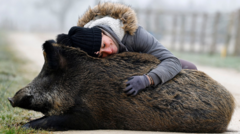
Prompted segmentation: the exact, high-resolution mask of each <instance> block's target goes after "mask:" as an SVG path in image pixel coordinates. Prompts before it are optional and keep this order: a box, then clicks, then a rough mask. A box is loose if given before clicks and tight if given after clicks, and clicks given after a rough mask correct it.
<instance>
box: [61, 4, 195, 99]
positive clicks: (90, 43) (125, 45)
mask: <svg viewBox="0 0 240 134" xmlns="http://www.w3.org/2000/svg"><path fill="white" fill-rule="evenodd" d="M57 43H58V44H63V45H66V46H71V47H77V48H80V49H81V50H84V51H85V52H87V53H88V55H90V56H93V57H99V58H105V57H108V56H110V55H113V54H117V53H122V52H139V53H147V54H151V55H153V56H155V57H157V58H158V59H159V60H160V61H161V63H160V64H159V65H158V66H157V67H156V68H155V69H153V70H151V71H150V72H148V73H147V74H144V75H142V76H132V77H130V78H128V81H127V82H126V88H125V89H124V92H125V93H126V94H127V95H132V96H135V95H137V94H138V93H139V92H140V91H141V90H143V89H145V88H146V87H148V86H156V85H158V84H164V83H166V82H167V81H169V80H170V79H172V78H173V77H174V76H176V75H177V74H178V73H179V72H180V71H181V70H182V69H196V70H197V68H196V66H195V65H194V64H192V63H190V62H188V61H185V60H181V59H178V58H177V57H175V56H174V55H173V54H172V53H171V52H170V51H169V50H168V49H166V48H165V47H164V46H163V45H162V44H161V43H160V42H159V41H158V40H157V39H156V38H155V37H153V35H151V34H150V33H148V32H147V31H146V30H144V28H143V27H141V26H139V25H138V24H137V17H136V14H135V12H134V10H133V9H132V8H130V7H129V6H126V5H123V4H119V3H111V2H106V3H99V4H98V5H97V6H95V7H94V8H92V9H91V8H89V9H88V10H87V11H86V12H85V13H84V14H83V16H82V17H81V18H80V19H79V20H78V25H77V26H74V27H72V28H71V29H70V30H69V32H68V34H59V35H58V36H57Z"/></svg>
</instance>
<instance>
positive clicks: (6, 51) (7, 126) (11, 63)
mask: <svg viewBox="0 0 240 134" xmlns="http://www.w3.org/2000/svg"><path fill="white" fill-rule="evenodd" d="M5 39H6V37H5V35H4V34H2V33H0V133H5V134H22V133H23V134H28V133H48V132H46V131H38V130H33V129H30V130H25V129H22V128H21V126H22V125H23V124H25V123H27V122H29V121H30V120H31V119H32V118H37V117H39V115H40V114H39V113H36V112H34V111H28V110H23V109H20V108H13V107H12V106H11V104H10V103H9V102H8V99H7V98H8V97H13V96H14V94H15V93H16V92H17V91H18V90H19V89H21V88H22V87H24V86H26V85H27V84H28V83H29V82H30V81H31V80H32V79H33V78H28V77H26V74H28V73H35V72H30V71H29V70H25V69H24V68H23V66H24V65H25V64H26V63H27V62H28V61H25V60H23V59H20V58H18V57H17V56H16V55H15V53H14V51H12V50H11V49H10V48H9V44H8V43H7V41H6V40H5ZM34 75H35V74H34ZM28 76H33V74H32V75H28Z"/></svg>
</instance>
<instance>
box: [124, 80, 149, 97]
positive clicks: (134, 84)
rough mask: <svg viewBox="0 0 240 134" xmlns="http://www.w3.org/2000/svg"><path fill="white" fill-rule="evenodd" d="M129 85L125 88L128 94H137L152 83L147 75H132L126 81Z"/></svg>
mask: <svg viewBox="0 0 240 134" xmlns="http://www.w3.org/2000/svg"><path fill="white" fill-rule="evenodd" d="M126 84H127V87H126V88H125V89H124V90H123V91H124V92H125V93H126V94H127V95H133V96H135V95H137V93H138V92H139V91H141V90H142V89H145V88H146V87H148V86H149V85H150V82H149V80H148V78H147V76H146V75H142V76H132V77H130V78H128V81H127V82H126Z"/></svg>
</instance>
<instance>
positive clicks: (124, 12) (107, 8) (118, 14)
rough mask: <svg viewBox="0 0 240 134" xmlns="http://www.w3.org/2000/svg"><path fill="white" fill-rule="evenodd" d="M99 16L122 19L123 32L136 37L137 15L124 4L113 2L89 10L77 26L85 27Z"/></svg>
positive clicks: (100, 4)
mask: <svg viewBox="0 0 240 134" xmlns="http://www.w3.org/2000/svg"><path fill="white" fill-rule="evenodd" d="M97 16H111V17H113V18H115V19H120V20H121V21H122V22H123V27H122V28H123V30H124V31H125V32H127V33H129V34H130V35H134V32H135V31H136V30H137V28H138V25H137V23H138V22H137V17H136V13H135V12H134V10H133V9H131V8H130V7H129V6H126V5H123V4H119V3H111V2H106V3H99V4H98V5H97V6H95V7H94V8H92V9H91V8H89V9H88V10H87V11H86V12H85V13H84V15H83V16H82V17H80V18H79V20H78V24H77V25H78V26H80V27H83V26H84V25H85V24H87V23H88V22H89V21H91V20H93V19H94V18H95V17H97Z"/></svg>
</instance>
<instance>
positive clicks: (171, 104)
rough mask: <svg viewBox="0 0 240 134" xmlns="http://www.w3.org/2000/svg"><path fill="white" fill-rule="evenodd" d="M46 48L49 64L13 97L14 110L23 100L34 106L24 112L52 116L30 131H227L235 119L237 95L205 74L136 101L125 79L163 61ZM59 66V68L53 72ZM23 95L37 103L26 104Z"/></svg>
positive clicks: (185, 76)
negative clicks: (91, 55)
mask: <svg viewBox="0 0 240 134" xmlns="http://www.w3.org/2000/svg"><path fill="white" fill-rule="evenodd" d="M44 49H45V52H46V60H47V61H48V62H45V64H44V66H43V69H42V71H41V72H40V74H39V75H38V76H37V77H36V78H35V79H34V80H33V82H32V83H30V85H29V86H28V88H23V89H21V90H20V91H19V92H18V93H16V95H15V96H14V97H13V99H12V100H13V102H12V103H13V104H14V105H15V106H18V107H23V104H22V103H23V102H24V104H26V103H27V104H28V103H29V106H25V107H23V108H27V109H33V110H36V107H37V108H38V109H43V110H45V111H41V110H39V111H41V112H43V113H45V114H46V115H47V117H43V118H41V119H38V120H35V121H32V122H29V123H28V124H26V125H25V127H28V126H30V127H32V128H41V129H50V128H52V129H54V130H60V129H63V128H65V129H84V130H85V129H124V130H144V131H174V132H224V131H226V129H227V126H228V124H229V122H230V120H231V117H232V114H233V111H234V107H235V103H234V99H233V96H232V95H231V93H230V92H229V91H227V90H226V89H225V88H224V87H223V86H222V85H221V84H219V83H218V82H216V81H215V80H213V79H212V78H210V77H209V76H208V75H206V74H205V73H203V72H201V71H195V70H182V71H181V72H180V73H179V74H178V75H177V76H176V77H174V78H173V79H172V80H170V81H168V82H167V83H165V84H164V85H158V86H157V87H155V88H154V89H153V88H151V87H150V88H147V89H146V90H144V91H142V92H140V93H139V94H138V95H137V96H135V97H131V96H127V95H126V94H125V93H124V92H123V89H124V88H125V86H126V85H125V83H124V81H126V79H127V78H128V77H130V76H133V75H143V74H146V73H147V72H149V70H151V69H153V68H155V67H156V66H157V65H158V64H159V60H157V59H156V58H155V57H154V56H152V55H148V54H139V53H130V52H125V53H121V54H116V55H114V56H110V57H107V58H93V57H90V56H88V55H87V54H86V53H85V52H83V51H81V50H79V49H76V48H71V47H66V46H51V44H47V45H45V46H44ZM49 50H51V51H49ZM56 53H57V55H54V54H56ZM59 55H60V56H59ZM52 56H53V57H52ZM54 56H55V58H54ZM59 57H60V59H59ZM61 58H64V62H65V64H61V61H62V59H61ZM53 59H55V60H53ZM50 62H56V63H54V64H53V63H52V64H50ZM55 64H57V65H58V67H59V68H54V70H53V69H51V66H53V67H55ZM24 94H31V95H33V98H34V99H29V101H26V99H25V101H22V98H26V97H24ZM36 103H37V104H38V105H37V106H36ZM36 111H37V110H36ZM50 115H51V116H50ZM59 126H61V127H59Z"/></svg>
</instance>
